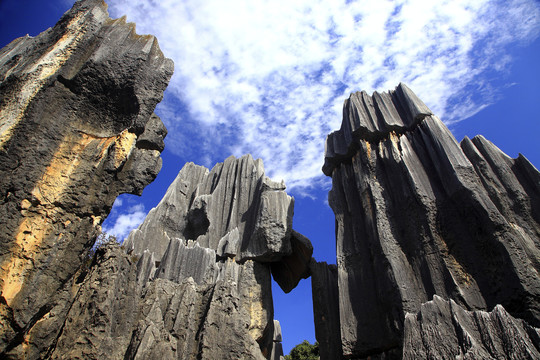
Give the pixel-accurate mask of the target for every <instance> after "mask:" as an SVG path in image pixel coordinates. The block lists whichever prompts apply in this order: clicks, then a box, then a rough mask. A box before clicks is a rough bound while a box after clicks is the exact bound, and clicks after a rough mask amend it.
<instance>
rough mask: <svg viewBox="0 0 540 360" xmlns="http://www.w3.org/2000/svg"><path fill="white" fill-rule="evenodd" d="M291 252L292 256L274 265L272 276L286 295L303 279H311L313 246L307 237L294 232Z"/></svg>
mask: <svg viewBox="0 0 540 360" xmlns="http://www.w3.org/2000/svg"><path fill="white" fill-rule="evenodd" d="M291 250H292V253H291V255H287V256H284V257H283V258H282V259H281V260H280V261H278V262H274V263H272V276H273V278H274V280H275V281H276V282H277V283H278V285H279V286H280V287H281V289H282V290H283V291H284V292H285V293H288V292H290V291H291V290H292V289H294V288H295V287H296V285H298V282H300V280H301V279H307V278H308V277H309V275H310V270H309V264H310V261H311V255H312V254H313V246H312V245H311V242H310V241H309V240H308V239H307V238H306V237H305V236H303V235H302V234H300V233H298V232H296V231H294V230H293V231H292V233H291Z"/></svg>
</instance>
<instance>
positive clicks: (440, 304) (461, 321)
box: [403, 295, 540, 360]
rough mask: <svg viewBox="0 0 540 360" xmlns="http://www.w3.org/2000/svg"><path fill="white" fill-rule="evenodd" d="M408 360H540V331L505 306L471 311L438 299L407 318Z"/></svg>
mask: <svg viewBox="0 0 540 360" xmlns="http://www.w3.org/2000/svg"><path fill="white" fill-rule="evenodd" d="M403 358H404V359H411V360H413V359H531V360H533V359H540V329H538V328H534V327H532V326H530V325H528V324H527V323H526V322H525V321H524V320H521V319H516V318H514V317H513V316H511V315H510V314H508V312H506V310H505V309H504V307H502V306H501V305H497V306H495V308H494V309H493V311H491V312H486V311H479V310H476V311H467V310H465V309H463V308H462V307H461V306H459V305H457V304H456V303H455V302H454V301H453V300H444V299H443V298H441V297H439V296H437V295H435V296H434V297H433V300H432V301H428V302H426V303H424V304H422V305H421V306H420V311H419V312H418V313H417V314H407V315H406V316H405V335H404V344H403Z"/></svg>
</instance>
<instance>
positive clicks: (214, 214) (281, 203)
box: [125, 155, 309, 262]
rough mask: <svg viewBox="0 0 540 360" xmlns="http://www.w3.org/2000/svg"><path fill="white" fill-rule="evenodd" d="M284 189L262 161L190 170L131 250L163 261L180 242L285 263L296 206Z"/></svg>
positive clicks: (130, 243)
mask: <svg viewBox="0 0 540 360" xmlns="http://www.w3.org/2000/svg"><path fill="white" fill-rule="evenodd" d="M284 187H285V186H284V184H282V183H274V182H272V181H271V180H269V179H268V178H267V177H266V176H265V175H264V168H263V165H262V161H261V160H260V159H258V160H253V158H252V157H251V156H250V155H246V156H243V157H241V158H239V159H236V158H234V157H232V156H231V157H229V158H227V159H226V160H225V162H224V163H220V164H217V165H216V166H214V168H213V169H212V170H211V171H208V170H207V169H206V168H203V167H201V166H197V165H194V164H192V163H189V164H186V165H185V166H184V168H182V170H180V172H179V174H178V176H177V178H176V179H175V180H174V182H173V183H172V184H171V186H170V187H169V189H168V190H167V193H166V194H165V196H164V197H163V199H162V200H161V202H160V203H159V204H158V206H157V207H156V208H155V209H152V210H151V211H150V213H149V214H148V217H147V219H146V220H145V221H144V222H143V223H142V224H141V225H140V226H139V228H138V229H137V230H135V231H133V232H132V233H131V234H130V235H129V237H128V239H127V240H126V243H125V246H126V247H127V248H128V249H133V251H134V252H135V253H137V254H140V253H142V252H143V251H144V250H145V249H148V250H150V251H152V252H154V256H155V257H156V258H160V257H161V256H163V254H164V252H165V250H166V248H167V246H168V244H169V241H170V239H171V238H173V237H176V238H180V239H184V240H188V239H189V240H196V241H197V242H198V243H199V245H200V246H202V247H206V248H209V249H213V250H215V251H216V252H217V254H218V255H219V256H222V257H223V256H230V257H233V258H235V259H236V261H238V262H244V261H246V260H248V259H253V260H257V261H265V262H273V261H276V260H279V259H281V258H282V257H283V256H285V255H290V254H291V252H292V250H291V243H290V238H291V231H292V215H293V207H294V200H293V199H292V198H291V197H290V196H289V195H287V194H286V193H285V191H284ZM308 242H309V240H308Z"/></svg>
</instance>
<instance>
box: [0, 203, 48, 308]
mask: <svg viewBox="0 0 540 360" xmlns="http://www.w3.org/2000/svg"><path fill="white" fill-rule="evenodd" d="M50 230H51V227H50V224H49V221H48V219H47V218H45V217H44V216H43V215H40V214H36V215H35V216H33V217H27V218H25V219H23V221H22V222H21V224H20V226H19V229H18V233H17V235H16V238H15V243H16V245H17V249H16V252H17V256H15V254H13V255H12V258H11V261H10V263H9V264H7V266H3V267H2V268H3V269H6V270H7V274H6V275H5V276H3V277H2V278H3V280H4V286H3V288H2V296H3V297H4V299H5V300H6V303H7V304H8V305H10V304H11V301H12V300H13V299H14V298H15V296H16V295H17V294H18V293H19V291H20V290H21V288H22V285H23V282H24V278H25V275H26V273H27V271H28V270H29V265H31V264H32V258H33V256H32V255H33V253H34V252H35V250H36V248H37V246H39V244H40V243H41V240H42V239H43V238H44V237H45V236H47V235H48V232H49V231H50ZM29 256H30V257H29Z"/></svg>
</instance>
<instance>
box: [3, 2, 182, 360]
mask: <svg viewBox="0 0 540 360" xmlns="http://www.w3.org/2000/svg"><path fill="white" fill-rule="evenodd" d="M172 71H173V64H172V61H171V60H169V59H166V58H165V57H164V56H163V54H162V53H161V51H160V49H159V47H158V44H157V40H156V39H155V38H154V37H153V36H140V35H137V34H136V33H135V26H134V25H133V24H126V22H125V19H117V20H112V19H110V18H109V17H108V14H107V10H106V5H105V3H104V2H103V1H101V0H86V1H80V2H77V3H76V4H75V5H74V7H73V8H72V9H71V10H70V11H68V12H67V13H66V14H65V15H64V16H63V17H62V18H61V20H60V21H59V22H58V24H57V25H56V26H55V27H54V28H51V29H48V30H46V31H45V32H43V33H41V34H40V35H38V36H36V37H35V38H31V37H23V38H19V39H16V40H14V41H13V42H12V43H10V44H9V45H7V46H6V47H5V48H3V49H2V50H0V228H2V231H1V232H0V289H1V296H0V324H1V325H0V357H2V358H6V357H9V356H11V357H15V358H23V357H26V358H38V357H42V356H44V354H45V352H47V351H48V350H47V349H48V347H49V346H50V344H51V342H50V340H51V339H53V340H54V339H55V338H56V336H57V335H58V333H59V331H60V327H61V326H63V320H62V316H63V315H65V312H66V311H67V310H68V308H69V304H71V301H72V300H73V297H74V296H76V291H75V289H76V288H77V287H78V286H79V285H76V282H77V281H76V280H75V279H74V278H73V276H74V274H75V273H76V271H77V269H79V268H80V266H81V263H82V262H83V260H84V256H85V253H86V252H87V250H88V249H89V248H90V247H91V246H92V243H93V241H94V239H95V238H96V235H97V233H98V232H99V230H100V227H99V225H100V224H101V223H102V221H103V219H104V217H105V216H106V215H107V214H108V213H109V211H110V209H111V207H112V204H113V202H114V200H115V198H116V197H117V196H118V195H119V194H120V193H125V192H128V193H134V194H140V193H141V192H142V190H143V188H144V186H146V185H147V184H148V183H149V182H151V181H152V180H153V179H154V178H155V176H156V175H157V173H158V171H159V169H160V167H161V158H160V151H161V150H162V149H163V137H164V136H165V134H166V130H165V128H164V126H163V124H162V123H161V121H160V120H159V118H158V117H157V116H155V115H153V111H154V108H155V106H156V104H157V103H158V102H159V101H160V100H161V98H162V94H163V91H164V89H165V88H166V86H167V83H168V81H169V78H170V76H171V75H172ZM126 291H127V290H126ZM72 311H75V308H73V307H72ZM81 311H83V310H81ZM111 321H112V320H111ZM64 329H65V328H64ZM113 333H114V331H113ZM59 345H61V344H60V343H59ZM106 348H107V345H105V344H104V349H106ZM81 351H82V350H81ZM104 351H105V350H104Z"/></svg>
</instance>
